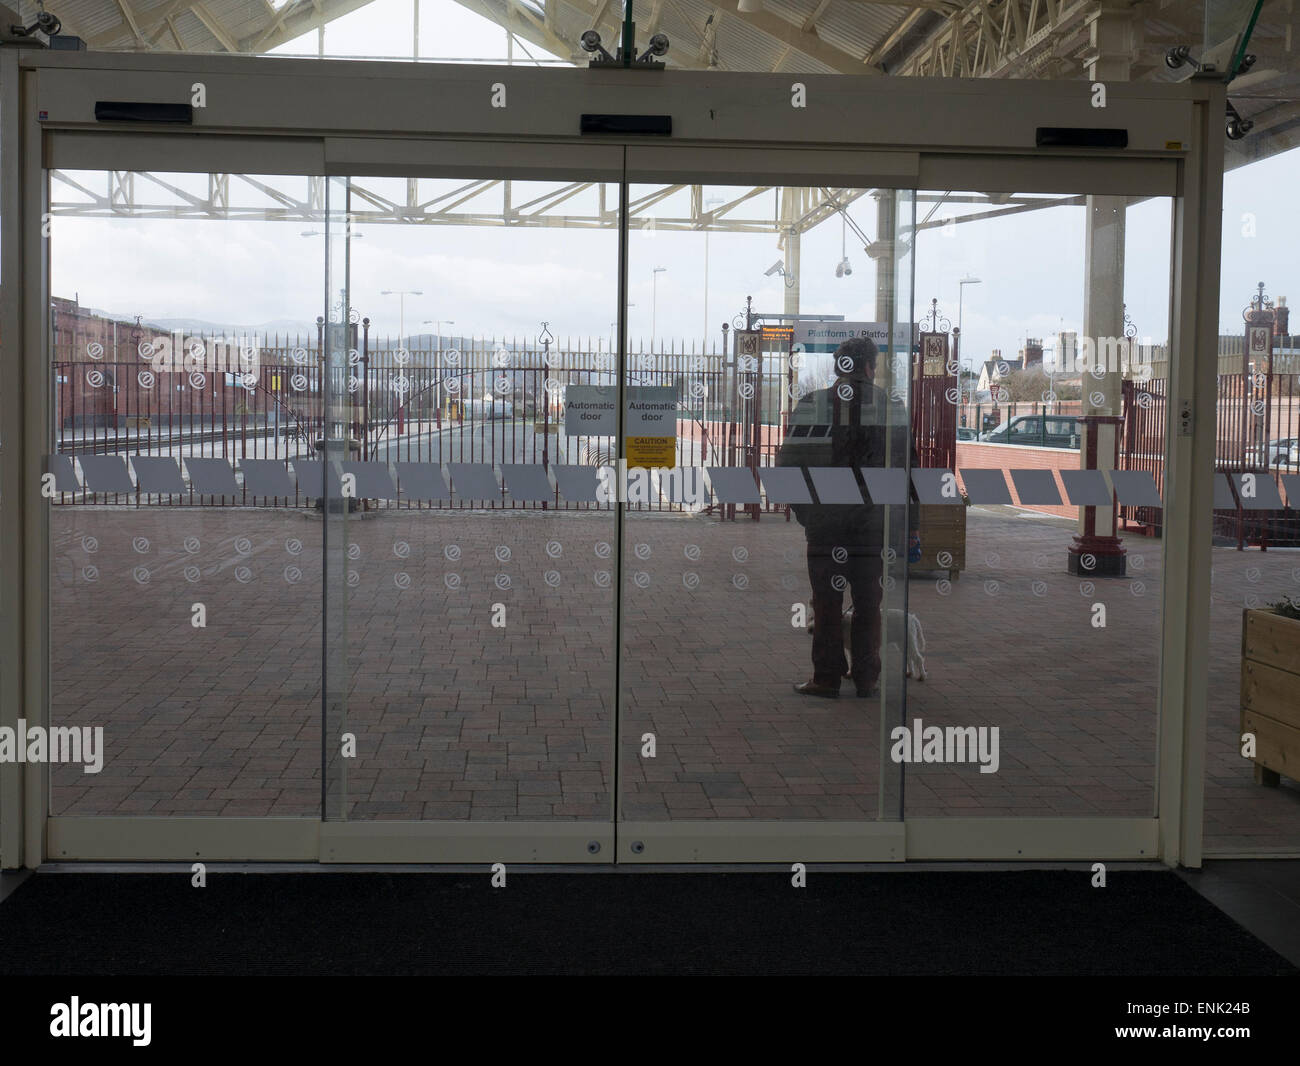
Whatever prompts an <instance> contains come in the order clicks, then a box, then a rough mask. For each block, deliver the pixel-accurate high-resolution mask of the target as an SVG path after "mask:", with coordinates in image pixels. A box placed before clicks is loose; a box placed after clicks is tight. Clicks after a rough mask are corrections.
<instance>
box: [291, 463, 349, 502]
mask: <svg viewBox="0 0 1300 1066" xmlns="http://www.w3.org/2000/svg"><path fill="white" fill-rule="evenodd" d="M327 469H328V471H329V483H328V484H329V489H328V493H327V491H326V487H325V482H323V481H322V480H321V479H322V478H323V477H324V476H325V471H326V470H327ZM293 472H294V476H295V477H297V479H298V491H299V492H301V493H302V494H303V495H304V496H308V497H310V498H312V499H317V500H319V499H322V498H323V497H325V496H326V495H327V494H328V496H329V498H330V499H331V500H337V499H339V498H340V497H341V496H342V495H343V483H342V481H341V479H340V478H339V472H338V471H337V470H335V469H334V464H333V463H330V464H328V467H327V466H326V464H325V462H324V461H322V460H320V459H294V460H293Z"/></svg>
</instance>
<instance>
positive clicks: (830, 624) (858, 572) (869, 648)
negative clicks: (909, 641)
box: [808, 544, 884, 689]
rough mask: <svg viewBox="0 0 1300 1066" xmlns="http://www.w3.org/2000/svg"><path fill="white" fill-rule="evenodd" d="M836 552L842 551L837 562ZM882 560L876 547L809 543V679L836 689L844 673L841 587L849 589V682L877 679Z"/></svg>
mask: <svg viewBox="0 0 1300 1066" xmlns="http://www.w3.org/2000/svg"><path fill="white" fill-rule="evenodd" d="M836 555H843V556H844V558H843V559H842V560H837V559H836ZM883 573H884V562H883V560H882V559H881V558H880V552H879V550H868V549H864V548H833V547H832V546H831V545H829V544H827V545H820V544H809V545H808V582H809V584H810V585H812V610H813V642H812V661H813V680H814V681H815V682H816V683H817V684H819V685H829V686H830V687H831V688H836V689H838V688H839V687H840V678H842V677H843V676H844V675H845V674H846V673H848V669H849V663H848V661H847V660H846V658H845V655H844V630H843V622H842V615H843V613H844V590H845V589H846V588H847V589H850V590H852V592H853V625H852V630H851V638H850V646H851V648H852V650H853V682H854V684H855V685H856V686H857V687H858V688H871V687H872V686H873V685H874V684H875V683H876V681H877V680H878V679H879V677H880V600H881V596H882V594H883V592H884V590H883V589H882V588H881V587H880V579H881V576H882V575H883Z"/></svg>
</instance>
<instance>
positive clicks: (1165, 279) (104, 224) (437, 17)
mask: <svg viewBox="0 0 1300 1066" xmlns="http://www.w3.org/2000/svg"><path fill="white" fill-rule="evenodd" d="M412 19H413V0H375V2H374V3H372V4H370V5H368V6H367V7H365V8H362V9H360V10H358V11H356V12H354V13H352V14H350V15H347V16H344V17H343V18H340V19H338V20H336V21H335V22H333V23H331V24H329V25H328V26H327V27H326V29H325V34H324V44H323V51H324V54H325V55H327V56H340V57H341V56H351V57H361V56H370V57H384V56H386V55H389V56H391V55H392V54H393V53H400V56H399V57H406V56H409V55H410V52H409V45H410V41H411V24H412ZM420 31H421V32H420V48H419V51H420V55H421V57H440V58H442V59H444V60H446V61H460V62H464V61H466V60H484V61H496V62H500V61H503V60H504V59H505V58H506V57H507V53H508V52H509V51H511V47H510V46H509V45H508V44H507V35H506V33H505V31H504V29H503V28H502V27H500V26H499V25H496V24H494V23H492V22H489V21H487V20H485V19H483V18H481V17H479V16H477V15H475V14H473V13H472V12H469V11H468V10H466V9H464V8H462V7H461V6H460V5H459V4H456V3H454V2H453V0H423V3H421V5H420ZM318 47H319V41H318V37H317V34H316V33H315V32H312V33H311V34H309V35H306V36H304V37H302V38H299V39H298V40H296V41H293V42H290V43H288V44H287V45H284V46H282V47H281V48H279V49H277V50H276V53H275V54H283V55H315V54H317V51H318ZM525 47H526V48H527V50H528V51H529V52H531V53H532V54H533V55H534V56H535V57H538V58H546V57H545V54H544V53H542V52H541V51H539V50H538V49H537V48H536V47H534V46H532V45H527V46H523V45H519V44H515V45H514V46H513V54H514V56H515V58H516V60H518V59H520V58H522V57H523V56H524V51H523V49H524V48H525ZM79 180H83V181H85V182H86V183H87V184H91V185H97V186H98V187H100V188H103V186H104V184H105V182H106V180H107V179H106V176H105V175H103V174H84V175H80V176H79ZM169 180H172V181H174V183H175V184H176V185H177V186H180V187H183V188H188V189H194V190H198V191H202V190H204V189H205V188H206V178H204V177H196V176H192V175H190V176H185V175H176V176H174V177H173V178H171V179H169ZM267 180H268V182H269V183H272V184H276V185H283V184H285V183H286V182H287V183H288V187H289V188H290V189H292V190H293V191H294V192H295V193H296V194H298V195H304V193H305V188H306V181H305V179H302V178H298V179H293V178H287V179H286V178H273V179H267ZM363 181H364V184H365V185H366V186H367V187H368V188H371V189H375V190H379V191H381V192H383V193H384V194H386V195H396V196H399V197H400V196H404V194H405V190H404V180H403V179H363ZM1298 183H1300V150H1298V151H1292V152H1289V153H1286V154H1284V155H1280V156H1277V157H1274V158H1273V159H1270V160H1266V161H1264V162H1261V163H1256V164H1253V165H1251V166H1249V167H1244V168H1241V169H1240V170H1237V171H1234V172H1232V173H1230V174H1229V175H1228V176H1227V177H1226V179H1225V189H1224V231H1223V271H1222V287H1221V295H1220V309H1219V318H1220V323H1221V330H1222V331H1225V332H1236V331H1238V330H1240V329H1241V328H1242V319H1241V309H1242V308H1243V307H1244V306H1245V305H1246V303H1247V302H1248V301H1249V299H1250V298H1251V296H1252V295H1253V293H1254V291H1255V285H1256V283H1257V282H1259V281H1263V282H1265V284H1266V287H1267V292H1268V293H1269V295H1271V296H1279V295H1282V296H1286V295H1294V294H1295V292H1296V291H1300V286H1297V285H1295V284H1294V282H1295V281H1296V280H1297V267H1296V257H1295V253H1294V249H1295V248H1296V247H1297V246H1300V213H1298V212H1297V211H1296V210H1295V208H1294V201H1293V200H1291V201H1290V202H1288V201H1289V198H1288V197H1287V196H1286V195H1285V193H1284V191H1283V190H1285V189H1287V188H1288V187H1289V188H1294V187H1295V186H1296V185H1297V184H1298ZM458 184H459V183H457V182H452V181H433V180H424V179H422V180H421V182H420V185H421V189H420V194H421V197H422V198H426V199H427V198H428V197H429V196H430V195H431V194H432V193H433V192H435V191H439V190H450V189H452V188H454V187H457V185H458ZM514 186H515V187H514V190H513V200H514V201H515V202H516V203H517V202H520V201H522V200H524V199H526V198H528V197H530V196H533V195H539V194H541V193H542V192H544V191H545V190H547V189H549V188H553V187H554V186H552V185H550V184H548V183H523V182H516V183H514ZM737 191H738V190H726V189H720V188H718V189H715V188H713V187H710V188H708V189H706V192H705V196H706V198H708V197H710V196H723V197H726V196H727V195H728V193H729V192H730V193H731V194H732V195H734V194H735V193H736V192H737ZM636 193H637V190H636V189H635V188H634V189H633V196H634V197H635V195H636ZM607 194H608V196H610V197H612V196H614V195H615V190H614V188H613V187H612V186H611V187H609V188H608V189H607ZM232 195H233V196H234V197H236V198H237V202H241V203H244V204H246V205H248V206H263V205H267V204H268V203H269V201H267V200H266V199H265V197H264V196H262V194H260V193H257V192H256V191H255V190H253V189H252V188H251V187H250V186H247V185H242V184H241V182H240V181H239V180H238V179H237V178H235V179H232ZM904 195H906V194H904ZM499 196H500V192H499V190H494V191H493V192H492V193H490V194H489V195H486V196H484V197H482V198H480V200H479V201H477V202H475V203H471V204H466V205H465V207H464V208H463V209H464V210H471V209H475V208H477V209H479V210H483V211H487V212H490V211H492V210H493V209H494V208H495V207H498V206H499V204H500V200H499ZM684 196H685V194H682V196H679V197H677V198H674V199H670V200H668V201H665V202H664V203H662V204H660V205H659V206H658V207H657V209H656V210H657V212H658V214H659V216H660V217H672V216H674V215H681V214H684V213H685V207H684ZM494 197H495V198H496V199H494ZM76 198H77V194H75V193H74V192H72V191H70V190H68V189H66V188H59V187H56V189H55V199H56V200H59V199H76ZM594 205H595V192H594V191H590V192H589V193H587V194H585V196H584V197H580V198H578V199H575V200H573V201H570V202H569V203H568V204H566V210H568V211H571V212H575V213H577V212H580V211H581V210H583V209H591V208H594ZM909 206H910V205H907V204H906V203H905V204H904V206H903V211H904V212H905V213H906V212H907V211H908V209H909ZM932 206H933V204H931V203H927V202H921V203H919V204H918V205H917V208H916V210H917V215H918V217H923V216H925V215H926V213H927V212H929V211H930V209H931V207H932ZM972 210H988V207H987V205H986V206H984V207H981V208H975V207H972V206H970V205H964V204H945V205H943V206H941V207H940V208H939V209H938V211H937V212H936V215H935V217H936V218H944V217H948V216H950V215H960V214H964V213H966V212H969V211H972ZM775 212H776V199H775V195H774V194H773V193H767V194H764V195H762V196H760V197H757V198H755V199H754V200H753V201H751V202H750V203H749V204H748V205H746V208H745V209H744V210H743V211H741V212H738V214H739V215H740V216H741V217H748V218H754V219H772V218H774V217H775ZM1170 212H1171V201H1170V200H1168V199H1164V198H1161V199H1154V200H1149V201H1147V202H1145V203H1142V204H1138V205H1135V206H1133V207H1131V208H1130V209H1129V211H1128V215H1127V241H1126V246H1127V263H1126V271H1125V280H1124V292H1125V302H1126V304H1127V309H1128V313H1129V315H1130V317H1131V319H1132V322H1133V324H1134V326H1135V327H1136V329H1137V335H1138V337H1139V339H1143V338H1150V339H1151V340H1152V341H1155V342H1157V343H1160V342H1163V341H1164V340H1165V339H1166V338H1167V335H1168V324H1169V256H1170V233H1171V217H1170ZM849 215H850V217H851V218H852V220H853V221H854V222H855V223H856V224H857V225H858V226H859V228H861V229H862V230H863V231H864V233H865V234H866V236H867V237H868V238H870V239H874V238H875V236H876V234H875V228H876V208H875V201H874V200H872V199H871V198H870V197H869V196H864V197H863V198H862V199H861V200H860V201H857V202H855V203H854V204H853V205H852V206H850V208H849ZM1246 216H1253V224H1252V222H1251V221H1250V220H1248V219H1247V218H1246ZM1083 224H1084V209H1083V208H1082V207H1054V208H1050V209H1044V210H1037V211H1033V212H1028V213H1024V214H1020V215H1013V216H1010V217H1007V218H1002V219H997V220H991V221H985V222H978V223H970V224H966V223H963V224H961V225H956V226H950V227H948V228H947V230H946V231H940V230H932V231H928V232H926V233H923V234H922V236H921V237H920V239H919V241H918V244H917V248H916V254H915V262H914V265H915V275H914V285H913V284H912V283H911V282H912V279H911V278H908V277H907V276H904V278H903V280H902V284H901V287H900V292H899V295H900V298H902V299H903V300H904V302H906V300H907V298H909V297H911V298H912V299H913V302H914V306H915V308H916V315H917V317H918V318H920V317H921V316H923V315H924V314H926V313H927V312H928V311H929V308H930V301H931V298H934V297H937V298H938V301H939V307H940V311H941V313H942V314H944V315H946V316H947V317H948V318H949V319H950V320H951V322H952V324H953V325H956V324H957V321H958V305H959V286H958V281H959V279H961V278H963V277H972V276H973V277H977V278H979V279H980V282H979V283H978V284H970V285H966V286H963V287H961V288H962V289H964V293H963V295H962V296H961V301H960V302H961V325H962V330H963V335H964V337H965V342H964V344H963V355H964V356H965V357H966V358H968V359H971V360H976V359H982V358H985V357H987V356H988V355H989V354H990V353H991V351H992V350H993V349H1000V350H1001V351H1002V353H1003V355H1004V356H1008V357H1014V356H1015V354H1016V352H1017V351H1018V349H1019V348H1020V347H1021V345H1023V343H1024V340H1025V338H1026V337H1027V336H1028V337H1041V338H1044V339H1045V340H1046V341H1047V343H1048V348H1049V349H1050V348H1051V347H1052V341H1053V338H1054V336H1055V334H1056V333H1057V331H1058V330H1060V329H1067V330H1069V329H1074V330H1080V329H1081V322H1080V318H1081V315H1082V310H1083V257H1084V225H1083ZM311 229H312V225H311V224H310V223H305V222H303V221H301V220H299V221H296V222H271V221H260V222H258V221H254V222H230V221H189V220H166V219H149V220H145V219H125V220H82V219H75V218H69V217H59V218H56V220H55V222H54V230H53V232H52V241H51V251H52V270H53V282H54V284H53V292H54V294H55V295H57V296H68V297H71V296H73V295H76V296H77V297H78V298H79V299H80V300H81V302H82V303H83V304H84V305H87V306H91V307H94V308H97V309H100V310H104V311H107V312H109V313H112V314H114V315H120V316H122V317H124V318H133V317H134V316H135V315H136V314H142V315H144V316H145V318H146V319H147V320H148V319H167V318H173V319H175V318H181V319H187V320H202V321H209V322H216V323H220V324H223V325H231V326H234V325H246V326H254V325H260V324H263V323H278V324H287V323H290V322H301V323H303V324H304V325H307V324H309V323H311V322H313V321H314V319H315V318H316V316H317V315H318V314H320V313H321V311H322V308H321V304H322V298H321V272H322V259H323V254H324V243H325V242H324V240H323V239H322V238H321V237H320V236H303V234H304V232H305V231H310V230H311ZM355 232H357V233H359V234H361V236H360V238H359V239H355V240H354V241H353V242H352V278H351V281H352V291H351V302H352V304H353V306H354V307H356V308H357V309H358V310H359V311H360V313H361V314H363V315H366V316H368V317H369V318H370V319H371V320H372V322H373V324H374V326H373V329H374V332H375V333H376V334H380V335H382V334H390V335H392V336H396V335H397V334H398V333H399V331H400V330H401V329H402V328H403V327H404V328H405V332H406V334H407V335H408V336H409V335H411V334H414V333H430V334H432V333H434V332H435V331H441V332H442V333H443V334H444V335H446V334H451V335H454V336H458V337H463V336H469V335H473V336H486V337H491V336H496V337H515V338H519V339H524V338H528V337H536V335H537V334H538V333H539V332H540V330H541V328H542V326H541V324H542V323H543V322H546V323H548V325H549V329H550V331H551V332H552V333H553V334H555V335H556V336H558V337H561V338H566V337H573V338H578V337H581V338H584V339H587V341H588V343H590V344H591V345H592V346H596V345H601V344H603V346H605V347H608V346H609V343H610V337H611V330H612V323H613V322H614V321H615V320H616V318H617V309H616V300H617V287H616V272H615V263H616V257H617V243H616V234H615V231H614V230H612V229H581V228H572V227H571V228H548V229H542V228H529V229H521V228H512V229H510V230H505V229H503V228H499V227H483V226H475V227H469V226H466V227H448V226H438V227H432V226H424V227H417V226H411V225H404V226H397V225H378V224H371V225H366V224H364V223H359V224H358V225H357V227H356V230H355ZM707 246H708V247H707V263H708V269H707V273H706V270H705V262H706V237H705V235H704V234H703V233H699V232H674V231H665V230H650V231H641V232H637V233H635V234H634V235H633V237H632V244H631V249H630V257H629V287H630V301H631V303H632V305H633V306H632V307H630V308H629V332H630V335H631V342H632V349H633V350H634V351H635V350H638V349H639V348H641V347H643V346H646V345H648V344H649V342H650V340H651V338H652V337H653V338H654V340H655V342H656V343H657V344H659V345H664V346H668V345H671V346H674V347H677V348H681V347H683V346H685V347H686V348H687V349H688V350H689V348H690V346H691V345H696V346H699V345H702V344H705V343H708V344H709V345H713V344H717V343H720V336H721V330H720V325H721V323H722V322H723V321H724V320H728V321H730V320H732V319H733V317H734V316H735V315H737V314H738V313H739V312H740V311H741V309H742V308H743V307H744V304H745V298H746V297H747V296H753V298H754V305H755V307H756V308H757V309H759V310H761V311H779V310H781V309H782V308H783V306H784V299H785V293H786V285H785V282H786V280H787V279H784V278H782V277H780V276H772V277H768V276H765V275H764V271H765V270H766V269H767V268H768V267H769V266H770V265H771V264H773V263H774V262H775V261H777V260H778V259H780V257H781V252H780V249H779V248H778V245H777V238H776V236H775V235H774V234H770V233H769V234H744V233H726V232H722V233H713V234H711V235H710V236H709V237H708V238H707ZM842 255H845V256H847V258H848V260H849V263H850V266H851V267H852V273H851V274H849V275H848V276H845V277H836V276H835V275H836V265H837V264H838V263H839V262H840V260H841V257H842ZM657 267H662V268H663V269H662V270H660V271H656V269H655V268H657ZM799 274H800V277H799V278H798V279H797V280H798V290H799V300H800V310H801V311H803V312H805V313H818V314H838V315H843V316H844V317H845V318H846V319H848V320H850V321H858V320H861V321H873V320H875V319H876V317H877V315H876V313H875V303H876V296H875V285H876V278H875V267H874V263H873V261H872V260H871V259H869V257H868V256H867V255H866V254H865V252H864V250H863V247H862V243H861V242H860V241H858V240H857V239H856V238H855V237H854V235H853V233H852V231H851V230H848V229H847V228H846V227H843V226H842V224H841V222H840V220H839V219H838V217H833V218H831V219H830V220H828V221H826V222H824V223H823V224H821V225H820V226H818V227H817V228H816V229H814V230H812V231H810V232H809V233H806V234H805V235H804V237H803V243H802V267H801V270H800V272H799ZM909 289H911V290H912V291H911V292H909V291H908V290H909ZM384 290H392V291H401V290H408V291H411V295H407V296H405V297H404V298H399V297H398V296H396V295H389V296H385V295H383V291H384ZM416 291H418V294H416ZM706 301H707V302H706ZM1049 360H1050V355H1049Z"/></svg>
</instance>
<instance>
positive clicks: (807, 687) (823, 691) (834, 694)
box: [794, 681, 840, 700]
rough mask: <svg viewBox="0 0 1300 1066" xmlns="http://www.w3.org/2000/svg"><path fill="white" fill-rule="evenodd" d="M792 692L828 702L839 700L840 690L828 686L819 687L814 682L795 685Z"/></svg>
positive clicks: (819, 685)
mask: <svg viewBox="0 0 1300 1066" xmlns="http://www.w3.org/2000/svg"><path fill="white" fill-rule="evenodd" d="M794 690H795V691H796V692H797V693H799V695H800V696H821V697H822V698H824V699H828V700H837V699H839V698H840V690H839V689H838V688H831V686H830V685H821V684H818V683H817V682H816V681H805V682H804V683H803V684H802V685H795V686H794Z"/></svg>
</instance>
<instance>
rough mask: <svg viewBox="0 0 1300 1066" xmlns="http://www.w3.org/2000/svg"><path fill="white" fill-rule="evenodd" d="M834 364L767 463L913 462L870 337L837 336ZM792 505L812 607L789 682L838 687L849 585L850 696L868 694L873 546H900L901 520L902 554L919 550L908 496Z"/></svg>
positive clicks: (875, 577)
mask: <svg viewBox="0 0 1300 1066" xmlns="http://www.w3.org/2000/svg"><path fill="white" fill-rule="evenodd" d="M835 371H836V375H837V378H836V381H835V384H834V385H832V386H831V387H830V388H828V389H819V390H817V391H816V392H812V393H809V395H807V396H805V397H804V398H803V399H802V400H800V401H799V403H798V405H797V406H796V407H795V409H794V411H792V412H791V415H790V428H789V432H788V433H787V434H786V438H785V440H784V442H783V443H782V444H781V448H780V451H779V452H778V453H777V457H776V464H777V465H778V466H798V467H805V468H807V467H818V466H821V467H826V466H848V467H855V468H858V467H886V466H892V467H897V468H900V469H901V468H903V467H905V466H906V465H907V462H908V457H909V455H910V457H911V463H912V465H913V466H917V465H919V464H918V460H917V457H916V451H915V447H914V446H913V443H912V433H911V429H910V426H909V420H908V417H907V411H906V409H905V408H904V407H903V405H902V404H901V403H899V402H898V401H896V400H893V399H891V397H890V396H889V395H888V393H886V392H885V391H884V390H883V389H880V388H877V387H876V386H875V385H874V384H873V379H874V378H875V373H876V346H875V345H874V344H873V343H872V342H871V341H870V340H868V339H867V338H865V337H854V338H852V339H850V340H847V341H845V342H844V343H843V344H841V345H840V346H839V347H838V348H837V349H836V350H835ZM855 477H856V478H857V480H858V483H859V489H860V491H862V492H863V498H864V499H870V496H869V495H867V494H866V492H865V486H864V485H863V484H862V475H861V474H860V473H857V471H856V470H855ZM909 499H910V492H909ZM792 510H793V511H794V515H795V518H797V519H798V520H799V524H800V525H801V526H803V529H804V536H805V537H806V538H807V540H808V580H809V583H810V584H811V585H812V615H813V641H812V661H813V676H812V679H811V680H810V681H805V682H803V683H802V684H798V685H795V686H794V690H795V691H796V692H798V693H799V694H800V695H803V696H824V697H830V698H834V697H837V696H839V692H840V679H841V678H842V677H843V676H844V675H845V674H846V673H848V672H849V669H850V664H849V663H848V662H846V660H845V655H844V640H843V624H842V617H843V611H844V589H845V588H846V587H847V588H849V589H852V591H853V623H852V626H851V630H850V632H851V639H850V645H851V648H852V667H851V670H852V677H853V684H854V686H855V688H856V690H857V694H858V695H859V696H875V695H876V694H877V693H878V687H877V682H878V681H879V678H880V600H881V595H882V592H883V588H882V584H881V578H882V576H883V574H884V559H883V553H884V551H885V549H886V548H888V547H889V546H891V545H893V546H895V550H896V551H900V554H901V549H902V545H903V529H904V527H905V526H906V528H907V530H908V533H909V541H908V548H907V555H908V557H909V558H919V550H918V549H919V547H920V538H919V536H918V533H917V522H918V519H919V513H918V510H917V508H916V506H915V505H913V504H909V505H907V506H903V505H901V504H897V505H894V506H890V507H885V506H882V505H876V504H868V503H861V504H796V505H793V507H792ZM886 512H888V515H889V523H888V524H889V528H888V529H886V528H885V524H886V518H885V516H886Z"/></svg>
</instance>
